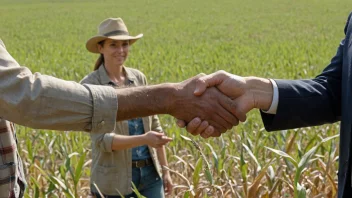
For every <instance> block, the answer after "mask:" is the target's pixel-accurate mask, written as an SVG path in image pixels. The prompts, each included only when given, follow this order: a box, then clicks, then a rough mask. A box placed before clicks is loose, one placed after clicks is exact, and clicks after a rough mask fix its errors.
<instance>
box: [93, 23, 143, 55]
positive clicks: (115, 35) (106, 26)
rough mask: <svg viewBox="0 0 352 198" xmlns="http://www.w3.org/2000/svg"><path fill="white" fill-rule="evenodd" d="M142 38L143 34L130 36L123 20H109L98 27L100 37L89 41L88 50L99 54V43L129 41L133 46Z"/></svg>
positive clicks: (94, 37) (97, 36)
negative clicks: (111, 40) (106, 40)
mask: <svg viewBox="0 0 352 198" xmlns="http://www.w3.org/2000/svg"><path fill="white" fill-rule="evenodd" d="M142 37H143V34H138V35H137V36H130V35H129V33H128V30H127V27H126V25H125V23H124V22H123V20H122V19H121V18H108V19H105V20H104V21H103V22H101V23H100V25H99V27H98V35H96V36H93V37H92V38H90V39H89V40H88V41H87V43H86V48H87V50H88V51H90V52H93V53H99V50H98V43H99V42H100V41H103V40H105V39H108V38H109V39H113V40H129V44H130V45H132V44H133V43H134V42H136V41H137V40H138V39H140V38H142Z"/></svg>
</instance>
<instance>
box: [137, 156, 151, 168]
mask: <svg viewBox="0 0 352 198" xmlns="http://www.w3.org/2000/svg"><path fill="white" fill-rule="evenodd" d="M152 164H153V160H152V158H148V159H144V160H136V161H132V168H142V167H144V166H149V165H152Z"/></svg>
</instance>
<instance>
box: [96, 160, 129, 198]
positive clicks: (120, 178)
mask: <svg viewBox="0 0 352 198" xmlns="http://www.w3.org/2000/svg"><path fill="white" fill-rule="evenodd" d="M122 172H126V171H122V170H119V167H115V166H114V167H106V166H99V165H98V166H97V167H96V169H95V170H94V171H93V172H92V175H93V177H92V189H94V190H93V191H94V192H98V191H97V190H96V188H95V187H94V185H93V184H94V183H95V184H96V186H97V187H98V189H99V190H100V192H102V193H103V194H105V195H119V193H118V191H119V192H120V193H122V194H124V193H125V191H126V190H128V189H129V188H130V187H131V185H130V184H129V185H128V180H127V179H128V177H127V175H121V174H122Z"/></svg>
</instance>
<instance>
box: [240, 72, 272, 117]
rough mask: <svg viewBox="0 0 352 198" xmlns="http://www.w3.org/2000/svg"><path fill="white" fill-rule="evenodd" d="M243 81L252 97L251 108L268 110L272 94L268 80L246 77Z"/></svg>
mask: <svg viewBox="0 0 352 198" xmlns="http://www.w3.org/2000/svg"><path fill="white" fill-rule="evenodd" d="M245 80H246V85H247V86H248V91H249V92H250V93H251V94H252V95H253V108H258V109H262V110H264V111H266V110H268V109H269V108H270V105H271V103H272V100H273V94H274V93H273V86H272V84H271V82H270V80H269V79H266V78H258V77H246V78H245Z"/></svg>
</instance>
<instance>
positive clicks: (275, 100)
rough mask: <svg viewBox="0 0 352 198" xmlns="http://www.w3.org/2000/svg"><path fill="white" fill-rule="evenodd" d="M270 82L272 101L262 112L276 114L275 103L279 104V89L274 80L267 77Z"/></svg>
mask: <svg viewBox="0 0 352 198" xmlns="http://www.w3.org/2000/svg"><path fill="white" fill-rule="evenodd" d="M269 80H270V82H271V85H272V86H273V101H272V102H271V105H270V108H269V110H267V111H263V110H262V111H263V112H264V113H267V114H276V110H277V105H278V104H279V89H278V88H277V84H276V82H275V80H273V79H269Z"/></svg>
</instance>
